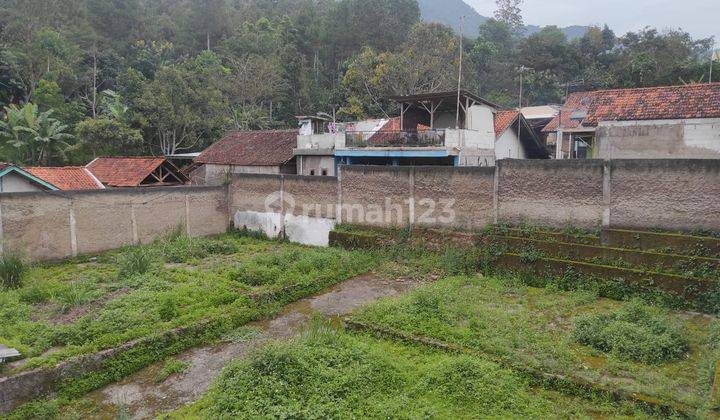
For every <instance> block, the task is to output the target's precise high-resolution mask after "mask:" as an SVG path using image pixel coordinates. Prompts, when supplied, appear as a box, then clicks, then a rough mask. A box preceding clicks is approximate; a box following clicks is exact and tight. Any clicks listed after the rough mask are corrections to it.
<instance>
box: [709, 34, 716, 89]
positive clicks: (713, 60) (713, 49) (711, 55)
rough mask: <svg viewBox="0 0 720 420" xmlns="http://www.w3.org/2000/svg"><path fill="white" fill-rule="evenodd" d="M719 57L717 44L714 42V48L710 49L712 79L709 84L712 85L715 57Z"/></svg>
mask: <svg viewBox="0 0 720 420" xmlns="http://www.w3.org/2000/svg"><path fill="white" fill-rule="evenodd" d="M717 55H718V52H717V51H715V42H713V46H712V48H711V49H710V78H709V80H708V82H709V83H712V71H713V63H715V57H716V56H717Z"/></svg>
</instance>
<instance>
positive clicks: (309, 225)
mask: <svg viewBox="0 0 720 420" xmlns="http://www.w3.org/2000/svg"><path fill="white" fill-rule="evenodd" d="M337 188H338V180H337V178H335V177H328V176H325V177H323V176H300V175H258V174H235V175H233V178H232V182H231V183H230V186H229V194H230V208H229V211H230V215H232V219H233V223H234V226H235V227H236V228H243V227H246V228H248V229H252V230H261V231H263V232H264V233H265V234H266V235H267V236H269V237H271V238H275V237H277V236H279V235H280V234H282V233H284V234H285V235H286V236H287V238H288V239H290V240H291V241H293V242H299V243H303V244H307V245H321V246H327V243H328V232H329V231H330V230H331V229H332V228H333V227H334V226H335V221H334V219H335V216H336V207H337V200H338V193H337Z"/></svg>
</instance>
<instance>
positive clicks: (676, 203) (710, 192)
mask: <svg viewBox="0 0 720 420" xmlns="http://www.w3.org/2000/svg"><path fill="white" fill-rule="evenodd" d="M609 165H610V183H609V184H610V185H609V188H610V191H609V194H610V197H611V200H610V203H611V205H610V225H611V226H613V227H627V228H654V227H657V228H662V229H668V230H693V229H712V230H720V160H715V159H713V160H702V159H688V160H645V159H637V160H618V161H611V162H610V163H609Z"/></svg>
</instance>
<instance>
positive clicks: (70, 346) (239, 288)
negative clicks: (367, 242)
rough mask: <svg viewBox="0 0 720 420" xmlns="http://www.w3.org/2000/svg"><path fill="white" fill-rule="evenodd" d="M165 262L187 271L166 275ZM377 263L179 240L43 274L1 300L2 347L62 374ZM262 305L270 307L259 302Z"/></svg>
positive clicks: (241, 239) (42, 268)
mask: <svg viewBox="0 0 720 420" xmlns="http://www.w3.org/2000/svg"><path fill="white" fill-rule="evenodd" d="M158 259H165V260H166V261H183V262H184V263H185V265H182V266H173V265H168V266H163V265H162V264H159V261H157V260H158ZM378 261H379V260H378V258H377V257H376V256H373V255H371V254H369V253H367V252H348V251H344V250H340V249H328V250H321V249H313V248H309V247H304V246H300V245H294V244H288V243H279V242H271V241H264V240H256V239H253V238H252V237H249V236H243V235H236V234H228V235H221V236H219V237H215V238H207V239H189V238H187V237H185V236H182V235H179V236H177V237H175V238H170V239H168V238H166V239H163V240H162V241H160V242H158V243H156V244H154V245H152V246H151V247H138V248H132V249H124V250H121V251H118V252H113V253H109V254H107V255H102V256H99V257H97V258H93V259H89V258H84V259H76V260H73V261H68V262H65V263H61V264H49V265H38V266H36V267H33V268H32V269H30V270H29V271H28V272H27V281H26V282H25V284H24V285H23V286H22V287H20V288H18V289H13V290H6V291H2V292H0V319H2V320H3V322H1V323H0V343H2V344H4V345H7V346H9V347H14V348H17V349H18V350H19V351H20V352H21V353H22V354H23V355H24V356H25V357H26V359H25V360H24V361H23V363H24V365H23V366H22V369H30V368H33V367H37V366H43V365H53V364H55V363H57V362H59V361H61V360H63V359H66V358H68V357H71V356H75V355H79V354H86V353H90V352H94V351H97V350H99V349H104V348H109V347H113V346H116V345H118V344H121V343H124V342H127V341H130V340H133V339H136V338H139V337H144V336H148V335H152V334H158V333H160V332H162V331H167V330H170V329H172V328H175V327H180V326H187V325H191V324H193V323H196V322H198V321H200V320H203V319H208V318H213V317H219V316H228V315H231V314H233V313H235V312H238V313H243V314H244V313H246V312H248V311H250V312H254V313H258V311H259V309H258V308H259V306H258V305H261V304H262V305H266V306H267V305H270V306H272V305H276V303H274V302H286V301H287V299H297V298H299V297H302V296H303V295H304V294H307V293H309V292H312V291H315V290H319V289H320V288H322V287H324V286H327V285H329V284H333V283H335V282H338V281H341V280H343V279H346V278H349V277H352V276H354V275H359V274H362V273H364V272H367V271H368V270H370V269H371V268H372V267H373V266H375V265H376V264H377V262H378ZM189 262H192V263H193V264H194V265H193V264H190V263H189ZM250 268H251V269H252V270H249V269H250ZM236 271H239V272H243V273H245V275H246V276H247V273H248V272H251V271H252V272H259V273H272V275H271V276H266V277H265V278H264V280H263V281H262V282H259V283H258V284H249V283H253V282H252V281H248V282H247V283H245V282H242V281H240V280H239V279H237V278H235V277H233V276H232V275H230V273H233V272H236ZM290 289H291V290H290ZM286 290H289V291H286ZM258 295H263V296H267V298H264V299H263V301H262V302H256V301H255V300H256V298H255V297H256V296H258ZM278 304H279V303H278ZM270 306H268V308H267V309H268V310H270V309H274V308H275V307H274V306H272V308H270ZM243 317H244V315H243ZM241 318H242V317H241ZM49 350H52V351H51V352H50V351H49ZM3 369H5V372H8V371H9V370H10V369H11V368H8V367H7V366H3Z"/></svg>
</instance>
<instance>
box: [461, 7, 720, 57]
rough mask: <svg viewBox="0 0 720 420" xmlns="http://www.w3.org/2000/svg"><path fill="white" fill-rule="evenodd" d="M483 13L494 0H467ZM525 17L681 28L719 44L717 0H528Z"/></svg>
mask: <svg viewBox="0 0 720 420" xmlns="http://www.w3.org/2000/svg"><path fill="white" fill-rule="evenodd" d="M465 2H466V3H468V4H469V5H471V6H472V7H474V8H475V9H476V10H477V11H478V12H479V13H480V14H481V15H484V16H492V14H493V11H494V10H495V1H494V0H465ZM522 9H523V19H524V20H525V22H526V23H528V24H532V25H541V26H545V25H557V26H569V25H602V24H605V23H607V24H608V26H610V28H612V29H613V30H614V31H615V32H616V33H617V34H618V35H623V34H625V33H626V32H628V31H636V30H638V29H642V28H643V27H645V26H651V27H655V28H658V29H666V28H667V29H677V28H682V29H683V30H685V31H687V32H689V33H690V34H692V35H693V37H695V38H704V37H709V36H715V39H716V42H717V43H718V45H719V47H720V21H719V19H720V18H719V17H720V1H718V0H683V1H678V0H602V1H592V0H586V1H579V0H572V1H570V0H525V2H524V3H523V6H522Z"/></svg>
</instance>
